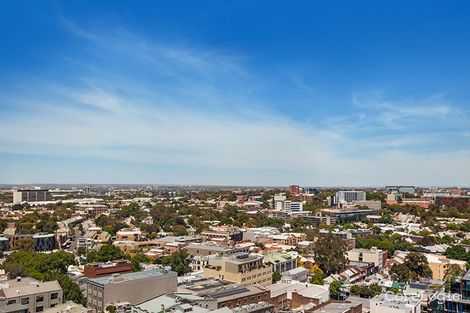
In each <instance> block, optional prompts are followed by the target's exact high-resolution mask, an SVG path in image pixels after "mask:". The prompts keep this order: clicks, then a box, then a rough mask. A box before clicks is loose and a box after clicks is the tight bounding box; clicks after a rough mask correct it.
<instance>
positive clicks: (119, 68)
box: [0, 23, 470, 185]
mask: <svg viewBox="0 0 470 313" xmlns="http://www.w3.org/2000/svg"><path fill="white" fill-rule="evenodd" d="M66 27H67V29H68V31H69V32H71V34H73V35H75V36H79V37H80V38H81V40H84V41H85V42H86V43H87V44H88V45H87V50H91V51H92V55H93V57H90V56H89V54H87V58H84V57H83V56H82V52H81V51H79V52H77V53H76V54H73V53H72V54H71V55H70V56H69V57H68V60H71V61H70V62H71V66H72V67H73V73H69V74H70V75H76V77H77V79H75V80H72V81H70V80H67V81H64V82H60V81H52V82H51V81H50V80H38V81H35V82H27V85H29V86H30V87H29V88H30V90H29V92H28V93H22V92H21V90H18V92H17V93H16V94H15V95H13V96H10V98H9V101H11V103H14V104H15V106H16V107H17V108H18V111H19V113H18V114H14V115H11V116H5V115H3V116H0V153H13V154H22V155H42V156H55V157H64V158H71V157H73V158H99V159H103V160H110V161H117V162H127V163H128V164H144V165H147V166H148V167H149V169H151V171H155V172H156V173H157V172H161V171H162V170H163V168H165V167H178V166H181V167H185V170H187V167H193V168H204V169H208V170H209V171H217V170H218V169H222V172H220V173H219V174H217V175H215V174H214V175H212V176H211V181H206V180H205V178H204V177H199V176H197V175H198V174H195V173H196V172H194V173H191V172H188V173H187V177H182V176H183V175H182V174H181V173H178V175H177V176H178V177H180V178H179V179H180V181H176V182H180V183H185V182H192V183H245V184H285V183H288V182H294V181H296V182H299V183H303V184H325V185H373V184H382V183H385V182H387V181H389V182H392V181H393V182H403V183H416V184H439V183H442V182H449V183H451V182H455V183H456V184H457V183H458V184H465V183H467V184H470V181H469V180H468V179H469V178H468V177H470V175H467V174H470V173H463V172H465V171H469V169H467V167H466V164H467V163H468V160H469V159H470V149H467V148H468V147H467V148H466V147H463V148H462V149H454V150H452V151H440V152H438V153H437V152H436V153H430V154H429V153H428V154H422V153H418V152H416V151H412V150H409V149H407V147H409V146H411V145H414V144H416V143H417V142H421V143H423V142H427V143H428V144H430V143H432V142H434V140H435V139H436V137H433V136H429V137H428V138H426V139H423V138H422V136H420V135H419V134H417V135H409V136H408V137H399V136H392V135H387V134H386V133H385V134H384V131H385V132H386V131H388V130H393V129H397V128H403V127H404V125H403V124H404V123H408V122H410V121H414V120H417V119H419V120H443V118H445V119H446V120H447V119H448V118H449V117H453V116H454V115H455V114H457V112H458V110H457V108H456V107H455V106H453V105H451V104H449V103H447V102H446V101H445V99H444V98H442V97H440V98H436V99H434V100H433V101H430V100H429V101H428V100H425V101H424V100H423V101H418V102H416V103H414V102H413V103H411V102H403V103H398V104H397V103H396V102H391V101H384V100H383V98H380V97H376V96H373V95H366V96H364V95H363V94H359V93H354V94H353V99H352V100H353V102H354V104H355V105H356V106H357V107H358V108H359V109H358V110H357V112H356V113H354V114H353V115H351V116H340V115H338V116H337V117H335V118H332V119H330V120H328V121H326V126H320V125H309V124H306V123H302V122H299V121H296V120H293V119H291V118H287V117H285V116H283V114H282V112H277V111H273V110H272V109H269V106H267V105H265V104H266V103H265V102H266V101H269V99H264V100H262V101H261V100H259V99H258V98H257V97H256V96H253V92H252V91H253V88H255V89H256V86H257V85H258V84H259V82H258V81H257V80H256V79H255V78H254V77H253V75H250V71H249V69H247V68H246V66H244V64H243V62H242V61H241V60H243V59H244V57H240V56H238V55H234V54H230V53H228V54H227V53H224V52H221V51H214V50H213V49H207V48H201V47H197V48H195V47H192V46H191V45H189V44H172V43H165V44H162V43H160V42H158V41H156V40H151V39H148V38H145V37H143V36H138V35H135V34H132V33H131V32H129V31H126V30H119V31H112V32H106V31H102V30H100V31H94V32H92V31H87V30H83V29H81V28H79V27H77V26H76V25H74V24H72V23H66ZM74 62H75V63H74ZM247 88H250V91H249V92H247V91H246V90H247ZM263 101H265V102H264V103H263ZM377 129H380V132H377V133H375V134H374V133H372V132H373V131H374V130H377ZM370 133H372V134H370ZM365 134H366V135H365ZM449 160H451V162H449ZM51 170H52V169H51ZM71 170H73V169H71ZM223 171H226V172H230V173H233V172H237V171H239V172H243V173H245V175H247V173H249V174H248V176H246V177H242V178H240V177H237V178H236V179H237V180H234V179H235V178H230V177H226V175H225V174H223ZM266 173H270V174H269V175H268V174H266ZM273 173H274V174H273ZM276 173H278V174H277V175H276ZM431 173H432V174H431ZM464 174H466V175H464ZM175 175H176V173H175ZM437 178H439V179H441V182H439V180H437ZM90 179H91V180H95V181H99V178H96V177H94V178H90ZM197 179H200V180H199V181H197ZM124 180H125V179H124ZM165 181H170V182H175V181H171V179H168V178H167V179H165Z"/></svg>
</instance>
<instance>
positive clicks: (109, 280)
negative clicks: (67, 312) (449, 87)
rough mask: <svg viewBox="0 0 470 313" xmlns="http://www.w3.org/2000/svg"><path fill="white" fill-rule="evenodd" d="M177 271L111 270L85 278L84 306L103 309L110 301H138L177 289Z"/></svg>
mask: <svg viewBox="0 0 470 313" xmlns="http://www.w3.org/2000/svg"><path fill="white" fill-rule="evenodd" d="M176 276H177V275H176V273H175V272H172V271H168V270H165V269H159V268H154V269H150V270H146V271H142V272H134V273H128V274H122V275H121V274H113V275H112V276H105V277H98V278H91V279H88V280H87V307H89V308H91V309H93V310H94V311H95V312H104V310H105V308H106V306H107V305H109V304H113V305H116V304H117V303H122V302H128V303H129V304H131V305H132V304H138V303H142V302H144V301H147V300H150V299H152V298H154V297H157V296H159V295H162V294H164V293H171V292H175V291H176V287H177V277H176Z"/></svg>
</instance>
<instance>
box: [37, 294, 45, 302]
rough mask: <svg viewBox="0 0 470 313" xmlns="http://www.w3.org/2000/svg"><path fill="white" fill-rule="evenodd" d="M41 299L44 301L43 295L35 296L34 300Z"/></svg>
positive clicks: (40, 300) (38, 300)
mask: <svg viewBox="0 0 470 313" xmlns="http://www.w3.org/2000/svg"><path fill="white" fill-rule="evenodd" d="M42 301H44V296H43V295H40V296H36V302H42Z"/></svg>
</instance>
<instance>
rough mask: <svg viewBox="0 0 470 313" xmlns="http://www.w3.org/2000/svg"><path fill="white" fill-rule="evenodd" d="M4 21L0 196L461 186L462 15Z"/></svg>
mask: <svg viewBox="0 0 470 313" xmlns="http://www.w3.org/2000/svg"><path fill="white" fill-rule="evenodd" d="M183 5H184V6H185V10H181V6H183ZM2 7H3V9H2V10H1V13H0V17H1V20H0V23H1V25H2V28H1V30H0V34H1V38H2V43H1V44H0V47H1V51H2V56H3V58H0V67H1V68H2V72H3V75H2V76H1V77H0V81H1V86H0V95H1V97H2V101H1V102H0V164H1V166H0V172H1V174H0V184H34V183H58V184H77V183H81V184H93V183H97V184H112V183H123V184H133V183H140V184H181V185H185V184H194V185H200V184H208V185H247V186H252V185H255V186H256V185H268V186H282V185H288V184H289V183H298V184H300V185H307V186H385V185H390V184H406V185H417V186H444V185H445V186H470V167H469V166H468V164H469V161H470V104H469V103H468V99H469V95H470V89H468V87H467V86H468V83H469V79H470V78H469V77H470V66H469V65H470V64H469V62H470V60H469V58H468V55H469V52H470V41H469V40H468V39H470V38H469V37H470V30H469V26H468V23H467V22H466V21H467V20H468V19H469V18H470V13H469V12H470V11H469V10H468V9H469V5H468V4H466V3H452V4H446V5H444V4H443V3H441V2H438V1H429V2H426V4H425V5H424V4H417V3H415V4H412V3H407V2H404V1H402V2H398V3H397V2H394V3H393V5H392V4H388V5H386V4H383V3H381V4H380V5H379V4H377V3H375V2H373V1H363V2H360V4H357V3H354V4H352V3H346V2H334V1H329V2H323V3H320V2H298V3H297V5H296V6H289V7H288V6H285V5H283V4H282V3H281V2H274V3H271V2H270V5H269V6H268V5H267V4H266V3H263V2H258V3H254V2H249V1H241V2H237V3H221V2H216V1H201V2H197V3H192V2H189V1H188V2H181V3H179V4H177V3H161V2H145V5H143V4H142V3H138V4H137V3H136V4H131V3H126V2H122V3H115V2H106V1H103V2H99V3H94V2H93V3H91V2H80V3H78V2H77V3H64V2H56V1H46V2H41V3H34V2H25V3H17V2H5V3H3V4H2Z"/></svg>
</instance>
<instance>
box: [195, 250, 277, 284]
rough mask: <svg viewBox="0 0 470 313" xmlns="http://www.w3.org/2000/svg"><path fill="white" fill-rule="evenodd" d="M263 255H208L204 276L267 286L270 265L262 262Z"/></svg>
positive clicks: (270, 276)
mask: <svg viewBox="0 0 470 313" xmlns="http://www.w3.org/2000/svg"><path fill="white" fill-rule="evenodd" d="M263 258H264V257H263V256H261V255H256V254H248V253H236V254H233V255H230V256H213V257H209V260H208V264H207V265H206V266H205V267H204V272H203V273H204V277H213V278H219V279H223V280H227V281H230V282H234V283H237V284H241V285H250V284H260V285H263V286H267V285H269V284H271V282H272V267H271V265H269V264H264V263H263Z"/></svg>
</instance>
